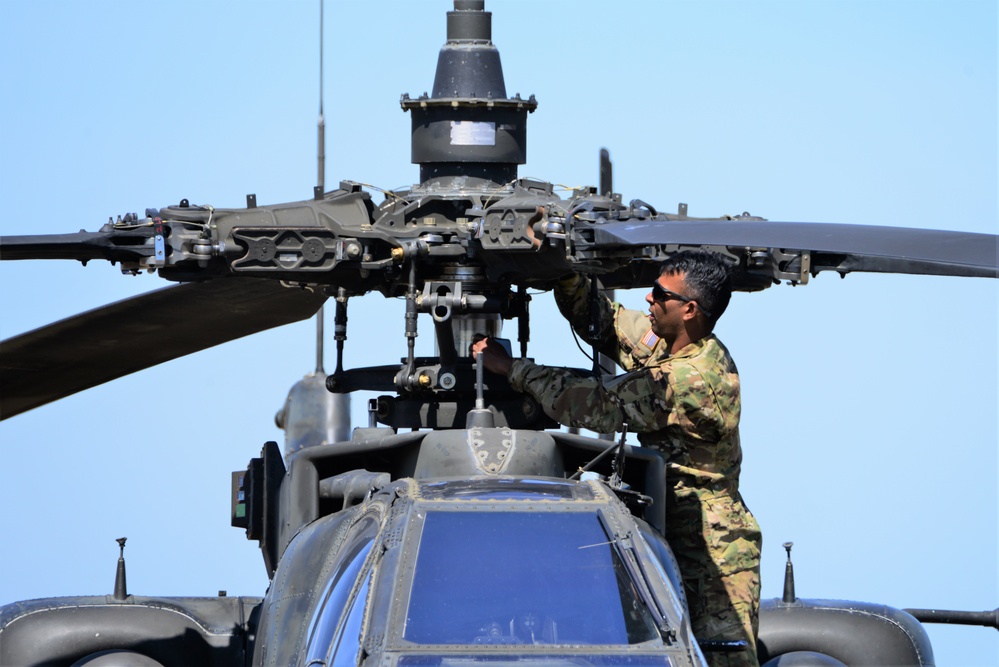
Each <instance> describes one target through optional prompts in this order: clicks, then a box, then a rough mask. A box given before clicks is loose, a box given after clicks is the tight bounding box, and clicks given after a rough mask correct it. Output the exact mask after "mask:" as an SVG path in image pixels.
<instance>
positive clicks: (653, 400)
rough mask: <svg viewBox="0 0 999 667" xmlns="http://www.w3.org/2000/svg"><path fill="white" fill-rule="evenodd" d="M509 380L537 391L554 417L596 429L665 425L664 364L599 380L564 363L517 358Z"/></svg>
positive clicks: (669, 397) (668, 396)
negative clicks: (558, 365) (554, 365)
mask: <svg viewBox="0 0 999 667" xmlns="http://www.w3.org/2000/svg"><path fill="white" fill-rule="evenodd" d="M509 379H510V385H511V386H512V387H513V388H514V389H516V390H518V391H523V392H526V393H528V394H530V395H531V396H533V397H534V398H535V399H537V401H538V402H539V403H540V404H541V407H542V409H543V410H544V411H545V413H546V414H547V415H548V416H549V417H551V418H552V419H555V420H557V421H558V422H559V423H561V424H564V425H566V426H575V427H577V428H585V429H589V430H591V431H596V432H597V433H613V432H615V431H620V430H621V425H622V423H624V422H627V423H628V428H629V430H631V431H637V432H646V431H656V430H660V429H663V428H665V427H666V423H667V419H668V417H669V412H670V410H671V406H672V403H673V390H672V389H671V388H670V385H669V381H668V377H667V375H666V373H665V372H664V370H663V369H662V368H661V367H656V368H646V369H642V370H638V371H635V372H632V373H626V374H624V375H619V376H618V377H616V378H614V379H613V380H608V381H604V382H600V381H598V380H597V379H596V378H593V377H591V376H579V375H577V374H576V373H574V372H572V371H571V370H568V369H564V368H551V367H549V366H541V365H539V364H535V363H532V362H530V361H528V360H526V359H516V360H514V362H513V366H512V367H511V369H510V375H509Z"/></svg>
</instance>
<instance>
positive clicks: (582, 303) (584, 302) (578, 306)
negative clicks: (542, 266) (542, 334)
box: [555, 273, 615, 354]
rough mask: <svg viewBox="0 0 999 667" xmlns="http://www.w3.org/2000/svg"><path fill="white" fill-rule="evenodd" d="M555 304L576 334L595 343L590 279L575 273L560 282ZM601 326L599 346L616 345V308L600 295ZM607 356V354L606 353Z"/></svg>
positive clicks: (556, 291) (588, 341)
mask: <svg viewBox="0 0 999 667" xmlns="http://www.w3.org/2000/svg"><path fill="white" fill-rule="evenodd" d="M555 303H556V304H557V305H558V309H559V312H560V313H562V317H564V318H565V319H567V320H569V324H571V325H572V328H573V329H575V331H576V333H577V334H579V335H580V337H581V338H582V339H583V340H585V341H586V342H587V343H589V344H591V345H592V344H593V343H594V342H595V341H593V340H590V335H589V328H590V319H591V315H590V279H589V278H587V277H586V276H582V275H579V274H578V273H574V274H572V275H571V276H568V277H566V278H563V279H562V280H560V281H558V284H557V285H556V286H555ZM599 307H600V324H599V334H598V335H599V340H598V342H599V345H600V347H601V351H603V350H602V348H604V347H606V346H608V345H614V344H615V341H614V326H613V325H614V307H613V305H612V304H611V302H610V299H608V298H607V297H606V296H604V295H602V294H601V295H600V306H599ZM605 354H606V352H605Z"/></svg>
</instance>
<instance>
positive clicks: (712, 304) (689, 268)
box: [659, 250, 732, 329]
mask: <svg viewBox="0 0 999 667" xmlns="http://www.w3.org/2000/svg"><path fill="white" fill-rule="evenodd" d="M659 275H661V276H676V275H682V276H683V283H684V285H686V287H687V290H688V294H686V295H685V296H688V297H690V298H691V299H693V300H694V301H696V302H697V304H698V305H699V306H700V307H701V312H703V313H705V315H707V314H708V313H710V315H708V326H709V327H710V328H711V329H714V326H715V322H717V321H718V318H719V317H721V316H722V313H724V312H725V309H726V308H728V302H729V301H730V300H731V299H732V265H731V264H730V263H729V262H728V260H726V259H725V258H724V257H723V256H722V255H719V254H718V253H716V252H711V251H708V250H682V251H680V252H678V253H676V254H675V255H671V256H670V258H669V259H667V260H666V261H665V262H663V263H662V265H661V266H660V267H659Z"/></svg>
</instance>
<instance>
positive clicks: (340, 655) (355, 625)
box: [331, 572, 371, 667]
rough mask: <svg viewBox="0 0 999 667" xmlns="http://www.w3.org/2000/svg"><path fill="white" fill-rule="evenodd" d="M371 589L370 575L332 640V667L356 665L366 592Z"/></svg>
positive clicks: (366, 600)
mask: <svg viewBox="0 0 999 667" xmlns="http://www.w3.org/2000/svg"><path fill="white" fill-rule="evenodd" d="M370 587H371V573H370V572H368V576H367V577H365V579H364V584H363V585H362V586H361V590H359V591H358V592H357V597H355V598H354V602H352V603H351V605H350V611H348V612H347V618H346V619H344V622H343V625H342V626H341V627H340V631H339V632H338V633H337V637H336V639H335V640H334V647H335V648H334V649H333V659H332V661H331V664H332V665H333V667H351V666H353V665H356V664H357V654H358V652H359V651H360V650H361V621H363V620H364V608H365V607H366V606H367V604H368V590H369V589H370Z"/></svg>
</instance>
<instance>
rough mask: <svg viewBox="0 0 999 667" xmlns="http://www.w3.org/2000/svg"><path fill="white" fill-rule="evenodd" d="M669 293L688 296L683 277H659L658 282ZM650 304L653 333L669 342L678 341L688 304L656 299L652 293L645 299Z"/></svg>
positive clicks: (667, 299) (674, 300)
mask: <svg viewBox="0 0 999 667" xmlns="http://www.w3.org/2000/svg"><path fill="white" fill-rule="evenodd" d="M656 282H657V283H659V286H660V287H662V288H664V289H665V290H667V293H673V294H680V295H685V294H686V285H684V283H683V276H682V275H675V276H659V278H658V279H657V280H656ZM645 301H646V303H648V304H649V324H650V325H651V326H652V332H653V333H654V334H655V335H657V336H659V337H660V338H662V339H664V340H666V341H667V342H672V341H674V340H676V336H677V334H678V333H679V332H680V331H681V330H682V329H683V310H684V307H685V306H687V303H685V302H684V301H682V300H680V299H675V298H666V299H663V300H659V299H654V298H653V297H652V292H651V291H650V292H649V293H648V295H647V296H646V297H645Z"/></svg>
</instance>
